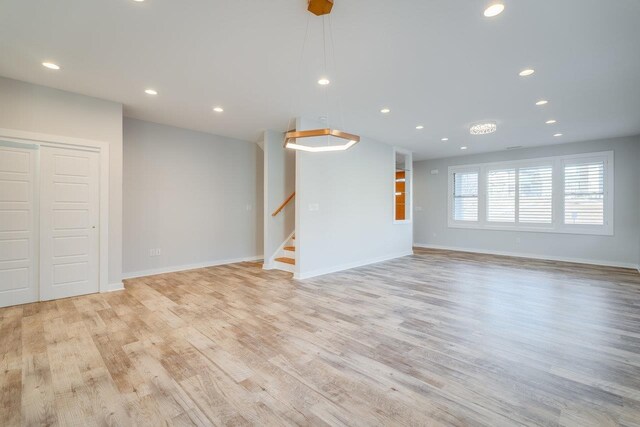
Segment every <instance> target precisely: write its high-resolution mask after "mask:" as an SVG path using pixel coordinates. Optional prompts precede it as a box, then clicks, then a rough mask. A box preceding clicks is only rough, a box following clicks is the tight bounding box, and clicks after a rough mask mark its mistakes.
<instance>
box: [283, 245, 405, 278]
mask: <svg viewBox="0 0 640 427" xmlns="http://www.w3.org/2000/svg"><path fill="white" fill-rule="evenodd" d="M409 255H413V250H411V251H405V252H400V253H395V254H390V255H384V256H381V257H377V258H371V259H368V260H363V261H355V262H349V263H346V264H340V265H336V266H332V267H327V268H321V269H318V270H314V271H309V272H306V273H302V274H299V273H296V274H294V276H293V278H294V279H297V280H304V279H310V278H311V277H316V276H322V275H325V274H329V273H336V272H338V271H344V270H349V269H352V268H356V267H363V266H365V265H370V264H376V263H378V262H383V261H389V260H392V259H395V258H401V257H404V256H409Z"/></svg>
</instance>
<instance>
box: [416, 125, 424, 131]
mask: <svg viewBox="0 0 640 427" xmlns="http://www.w3.org/2000/svg"><path fill="white" fill-rule="evenodd" d="M416 129H418V130H420V129H424V126H422V125H418V126H416Z"/></svg>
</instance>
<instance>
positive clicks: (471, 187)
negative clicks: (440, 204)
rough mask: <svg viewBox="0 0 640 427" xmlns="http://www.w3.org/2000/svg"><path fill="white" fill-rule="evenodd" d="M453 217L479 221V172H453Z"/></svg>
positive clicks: (460, 219) (459, 219)
mask: <svg viewBox="0 0 640 427" xmlns="http://www.w3.org/2000/svg"><path fill="white" fill-rule="evenodd" d="M453 218H454V220H456V221H478V172H457V173H454V174H453Z"/></svg>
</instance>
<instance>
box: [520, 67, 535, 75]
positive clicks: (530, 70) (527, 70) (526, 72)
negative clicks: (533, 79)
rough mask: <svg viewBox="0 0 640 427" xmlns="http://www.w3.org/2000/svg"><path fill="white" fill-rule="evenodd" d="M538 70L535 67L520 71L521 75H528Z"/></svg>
mask: <svg viewBox="0 0 640 427" xmlns="http://www.w3.org/2000/svg"><path fill="white" fill-rule="evenodd" d="M535 72H536V70H534V69H533V68H527V69H526V70H522V71H520V73H519V74H520V77H527V76H530V75H531V74H533V73H535Z"/></svg>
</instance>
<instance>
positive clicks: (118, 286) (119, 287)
mask: <svg viewBox="0 0 640 427" xmlns="http://www.w3.org/2000/svg"><path fill="white" fill-rule="evenodd" d="M117 291H124V283H122V281H120V282H116V283H109V287H108V289H105V290H104V291H100V293H105V292H117Z"/></svg>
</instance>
